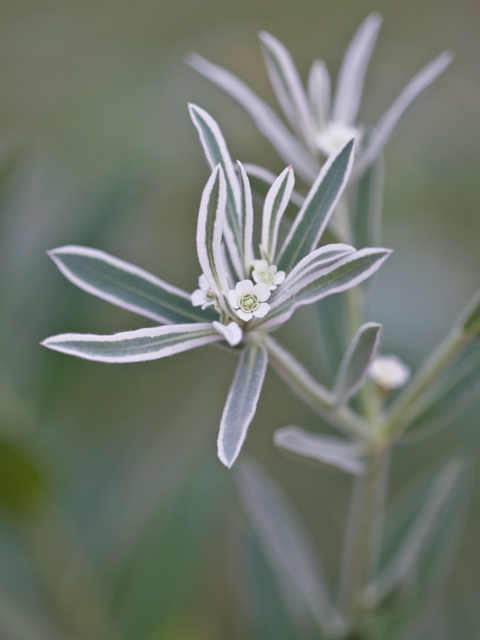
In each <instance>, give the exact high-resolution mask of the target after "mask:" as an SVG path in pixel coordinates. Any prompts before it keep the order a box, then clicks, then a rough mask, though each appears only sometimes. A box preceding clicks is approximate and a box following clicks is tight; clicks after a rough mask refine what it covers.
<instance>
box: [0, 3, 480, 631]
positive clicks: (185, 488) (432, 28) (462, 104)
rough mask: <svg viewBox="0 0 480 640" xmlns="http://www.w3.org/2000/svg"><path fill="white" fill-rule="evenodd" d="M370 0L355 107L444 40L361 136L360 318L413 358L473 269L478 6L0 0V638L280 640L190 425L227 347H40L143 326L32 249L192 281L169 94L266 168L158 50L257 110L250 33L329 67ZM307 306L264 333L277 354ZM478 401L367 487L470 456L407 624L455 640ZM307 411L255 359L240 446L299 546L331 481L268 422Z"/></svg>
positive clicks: (215, 103) (198, 426) (275, 603)
mask: <svg viewBox="0 0 480 640" xmlns="http://www.w3.org/2000/svg"><path fill="white" fill-rule="evenodd" d="M372 10H378V11H380V12H381V13H382V14H383V15H384V18H385V21H384V26H383V28H382V31H381V36H380V41H379V44H378V47H377V50H376V53H375V54H374V56H373V60H372V66H371V72H370V74H369V76H368V78H367V86H366V92H365V98H366V99H365V101H364V104H363V107H362V109H363V111H362V114H361V115H362V120H363V121H375V120H376V119H377V118H378V116H379V115H380V114H381V113H382V112H383V110H384V108H385V107H386V106H387V105H388V104H390V102H391V100H392V99H393V98H394V97H395V96H396V94H397V93H398V91H399V90H400V88H401V87H402V86H403V85H404V84H405V82H406V81H407V80H408V79H409V78H410V77H411V76H412V75H413V74H414V73H415V72H416V71H417V70H418V69H420V68H421V66H422V65H424V64H425V63H426V62H427V61H429V60H430V59H431V58H433V57H434V56H435V55H437V54H438V53H439V52H441V51H442V50H444V49H445V48H450V49H452V50H453V51H454V53H455V55H456V58H455V61H454V63H453V65H452V67H451V68H450V69H449V70H448V71H447V72H446V73H445V75H444V76H442V78H440V80H438V81H437V82H436V83H435V85H434V86H433V87H431V88H430V89H429V90H428V92H427V93H426V95H425V96H424V97H423V98H422V99H421V101H420V102H419V103H418V104H417V105H416V106H415V108H414V109H412V111H411V113H410V114H409V116H408V118H407V119H406V120H405V122H404V123H403V125H402V126H401V128H400V129H399V131H398V132H397V133H396V134H395V136H394V138H393V140H392V142H391V143H390V145H389V147H388V150H387V156H386V160H387V183H386V191H385V237H384V241H383V243H384V246H387V247H392V248H394V249H395V253H394V255H393V256H392V258H391V259H390V260H389V261H388V263H387V264H386V266H385V267H384V268H383V269H382V272H381V274H380V276H379V277H378V278H377V280H376V285H375V288H374V293H373V296H372V297H371V300H370V301H369V304H370V315H371V319H372V320H375V321H379V322H382V323H384V325H385V331H384V338H383V351H385V352H390V351H393V352H396V353H398V354H399V355H400V356H401V357H402V358H403V359H404V360H405V361H406V362H408V363H409V364H410V365H411V366H412V367H413V368H414V367H415V366H416V365H417V364H418V363H419V362H420V360H421V358H422V356H423V355H424V354H425V353H427V352H428V351H429V350H430V349H431V348H432V347H433V346H434V344H435V343H436V342H437V341H438V340H439V339H440V338H441V337H442V335H443V334H444V333H445V331H446V330H447V329H448V328H449V326H450V325H451V323H452V321H453V320H454V318H455V317H456V316H457V313H458V311H459V310H460V309H461V308H462V306H463V305H464V303H465V302H466V301H467V300H468V299H469V297H470V296H471V294H472V293H473V292H474V291H475V289H477V288H478V285H479V278H478V274H479V272H480V269H479V267H480V257H479V253H478V237H479V233H480V218H479V217H478V207H479V202H480V183H479V181H478V152H477V149H478V147H479V144H480V130H479V128H478V113H479V110H480V77H479V73H478V59H479V56H480V42H479V40H478V34H477V29H476V25H478V20H479V18H480V15H479V14H480V7H479V5H478V4H477V3H475V2H472V1H470V0H461V1H458V0H457V1H456V2H453V0H442V1H441V2H439V1H438V0H420V1H416V2H413V1H404V2H402V3H398V2H394V1H393V0H391V1H384V2H373V1H371V2H366V1H364V0H361V1H358V0H356V1H353V0H350V1H344V0H342V1H341V2H332V1H330V0H325V1H323V0H316V1H315V2H314V1H311V0H297V1H296V2H292V1H291V0H290V1H288V0H276V1H275V2H267V1H266V0H256V1H255V2H253V1H251V0H245V1H244V2H242V3H236V2H232V1H231V0H222V1H221V0H203V1H202V2H195V1H194V0H180V1H179V0H176V1H175V2H173V0H168V1H165V0H160V1H157V2H154V1H153V0H137V2H135V3H134V2H132V1H131V0H116V1H114V0H97V1H96V2H89V1H85V0H83V1H82V2H80V1H79V0H69V1H68V2H59V1H54V0H44V1H43V2H41V3H35V2H32V0H20V1H18V0H17V1H13V0H5V1H4V2H3V3H2V5H1V8H0V18H1V19H0V60H1V65H0V86H2V97H1V99H0V126H1V133H2V136H1V137H2V139H3V141H4V144H5V147H4V152H3V160H2V164H1V174H0V180H1V194H0V195H1V218H0V225H1V227H0V231H1V233H0V244H1V250H0V268H1V273H2V278H1V285H0V287H1V296H2V304H1V309H0V321H1V327H0V345H1V364H0V399H1V409H0V435H1V438H2V439H1V443H0V505H1V521H0V565H1V566H2V571H1V572H0V619H1V620H2V622H1V624H3V625H4V628H2V629H1V632H0V636H1V637H2V638H3V637H5V638H6V639H7V640H10V639H11V640H17V639H18V640H30V638H31V639H32V640H35V639H38V640H42V638H50V639H55V638H62V639H63V638H70V637H71V638H78V639H80V638H82V639H83V638H92V639H94V638H103V637H106V634H107V635H108V633H109V631H108V630H109V629H111V630H112V633H113V634H114V635H116V634H117V632H118V637H122V638H125V639H126V640H128V639H130V638H132V639H138V640H157V639H160V638H161V639H162V640H203V638H207V637H208V638H210V639H216V638H218V639H219V640H220V639H223V638H229V639H230V638H246V637H248V638H256V637H258V638H259V639H260V638H262V639H265V638H276V640H277V639H280V640H281V638H283V637H285V638H287V637H288V638H292V637H293V635H292V633H291V632H290V631H289V629H288V626H287V623H286V622H285V621H284V620H283V618H282V616H284V615H285V613H284V611H283V610H282V607H281V605H280V601H279V598H278V594H277V593H276V591H275V588H274V582H273V577H272V576H271V574H270V573H269V570H268V567H267V565H266V562H265V559H264V558H263V555H262V550H261V548H260V547H259V545H258V542H257V541H256V539H255V537H254V535H253V534H252V532H250V531H249V530H248V529H247V528H246V526H245V523H244V520H243V518H242V515H241V510H240V508H239V506H238V504H237V498H236V493H235V490H234V486H233V483H232V480H231V475H230V473H229V472H228V471H227V470H225V469H224V468H223V467H222V466H221V464H220V463H219V462H218V460H217V459H216V456H215V440H216V435H217V429H218V423H219V419H220V415H221V411H222V406H223V400H224V398H225V396H226V394H227V391H228V384H229V381H230V380H231V378H232V376H233V371H234V368H235V359H234V358H229V357H227V356H226V355H225V354H223V353H220V352H217V351H216V350H213V349H212V350H211V353H209V354H208V356H209V357H208V364H207V365H205V364H204V352H203V351H198V352H195V351H194V352H192V353H187V354H181V355H179V356H177V357H176V358H172V359H167V360H161V361H158V362H151V363H141V364H131V365H128V366H118V367H116V366H109V365H102V364H98V363H92V362H84V361H80V360H76V359H73V358H67V357H64V356H62V355H59V354H54V353H51V352H47V351H46V350H42V349H41V348H40V347H39V346H38V343H39V341H40V340H41V339H43V338H44V337H45V336H47V335H51V334H52V333H57V332H60V331H65V330H68V331H91V332H95V333H102V332H104V333H110V332H113V331H120V330H126V329H129V328H132V329H133V328H137V327H140V326H144V325H145V323H144V320H142V319H141V318H138V319H137V318H136V317H135V316H133V315H131V314H129V313H126V312H123V311H122V310H120V309H117V308H113V307H111V306H110V305H108V304H107V303H103V302H101V301H98V300H96V299H93V298H90V297H89V296H88V295H87V294H85V293H83V292H82V291H79V290H76V289H75V288H74V287H73V286H72V285H70V284H69V283H68V282H66V281H65V280H64V279H63V278H62V277H61V276H60V275H59V274H58V272H57V271H56V269H55V267H54V265H53V264H52V263H51V261H50V260H49V259H48V258H47V257H46V256H45V253H44V252H45V250H46V249H49V248H52V247H55V246H58V245H62V244H70V243H75V244H87V245H90V246H94V247H98V248H102V249H104V250H105V251H108V252H110V253H112V254H114V255H117V256H119V257H121V258H123V259H125V260H127V261H129V262H132V263H134V264H138V265H139V266H142V267H144V268H145V269H147V270H150V271H152V272H153V273H156V274H158V275H159V276H160V277H162V278H164V279H165V280H166V281H168V282H171V283H172V284H177V285H178V286H180V287H182V288H185V289H186V290H193V289H194V288H195V286H196V279H197V277H198V265H197V258H196V255H195V223H196V215H197V211H198V203H199V197H200V193H201V189H202V187H203V185H204V183H205V180H206V177H207V174H208V170H207V167H206V163H205V162H204V159H203V157H202V151H201V148H200V145H199V143H198V139H197V135H196V133H195V131H194V128H193V126H192V125H191V123H190V120H189V117H188V111H187V106H186V103H187V100H192V101H194V102H196V103H197V104H199V105H200V106H202V107H204V108H206V109H207V110H208V111H210V112H211V113H212V115H214V116H215V118H216V119H217V120H218V122H219V124H220V126H221V127H222V130H223V132H224V134H225V136H226V137H227V140H228V144H229V148H230V150H231V151H232V154H233V155H234V156H235V157H238V158H240V159H241V160H243V161H247V162H256V163H258V164H260V165H263V166H267V167H269V168H270V169H272V170H273V171H276V172H277V173H278V172H279V171H280V170H281V169H282V168H283V167H282V165H281V163H280V161H279V160H278V158H277V157H276V155H275V154H274V152H273V151H271V150H270V148H269V147H268V145H267V144H266V143H265V142H264V140H263V139H262V138H261V137H260V135H259V134H258V133H257V132H256V130H255V128H254V126H253V125H252V124H251V122H250V121H249V119H248V118H247V117H246V116H245V115H244V113H243V112H242V111H241V109H240V108H238V107H237V106H235V105H234V104H233V102H231V101H230V100H229V99H228V98H227V97H225V96H224V95H222V94H221V92H220V91H218V90H216V89H215V88H212V87H211V85H210V84H209V83H208V82H207V81H205V80H203V79H202V78H200V77H198V76H196V74H195V73H194V72H193V71H192V70H191V69H189V68H188V67H187V66H186V65H185V64H184V63H183V62H182V57H183V55H184V53H185V52H187V51H190V50H194V51H197V52H199V53H201V54H202V55H205V56H206V57H207V58H208V59H210V60H212V61H214V62H218V63H220V64H222V66H225V67H227V68H229V69H231V70H232V71H234V72H235V73H237V74H238V75H239V76H240V77H242V78H243V79H245V80H246V81H247V82H248V83H249V84H250V85H251V86H252V87H253V88H254V89H255V90H257V91H258V93H259V94H260V95H261V96H262V97H265V98H266V99H268V101H269V102H270V104H273V103H274V100H273V98H272V96H271V95H270V91H271V90H270V88H269V83H268V81H267V78H266V72H265V70H264V67H263V63H262V61H261V56H260V52H259V49H258V44H257V39H256V33H257V31H258V30H259V29H266V30H268V31H270V32H271V33H273V34H275V35H276V36H278V37H279V38H280V39H281V40H282V41H284V42H285V44H286V45H287V46H288V47H289V48H290V50H291V51H292V53H293V55H294V57H295V60H296V61H297V63H298V65H299V67H300V70H301V72H302V73H304V74H305V73H306V71H307V65H308V64H309V62H310V61H311V60H312V59H313V58H314V57H316V56H322V57H323V58H325V60H326V61H327V63H328V64H329V67H330V68H331V69H332V70H334V69H335V68H336V66H338V64H339V62H340V57H341V54H342V52H343V50H344V47H345V46H346V44H347V42H348V40H349V38H350V37H351V35H352V34H353V31H354V29H355V28H356V26H357V25H358V23H359V22H360V21H361V19H363V17H364V16H365V15H366V14H367V13H368V12H370V11H372ZM308 327H309V322H308V314H307V313H299V314H298V318H297V319H296V320H294V321H293V322H292V323H291V325H290V328H289V331H288V334H286V335H285V336H284V338H285V339H286V340H287V341H288V342H289V343H290V344H291V345H292V347H294V348H296V349H297V351H299V352H302V351H303V353H302V355H303V356H304V360H305V361H308V363H309V366H310V367H311V368H312V370H314V369H315V367H316V366H317V365H318V361H317V362H316V353H315V350H314V349H313V348H306V347H305V346H303V347H302V340H303V336H304V335H305V332H308ZM479 408H480V405H479V404H478V402H477V404H476V405H474V406H472V407H471V408H470V409H469V410H468V411H467V412H466V413H464V414H463V415H462V416H461V417H459V418H457V419H456V420H455V421H454V423H453V425H452V426H450V427H449V428H448V429H445V430H444V431H442V432H441V433H439V434H438V435H437V437H436V438H434V439H431V440H427V441H425V443H419V444H417V445H416V446H415V447H413V446H407V445H405V446H402V447H399V448H397V450H396V453H395V457H394V466H393V470H394V477H393V486H392V494H395V493H396V492H397V491H398V490H399V489H400V488H401V487H402V486H403V485H404V484H405V482H406V481H407V480H408V479H409V478H410V477H411V476H412V475H413V474H414V473H415V472H417V471H420V470H421V469H423V468H424V467H427V466H428V465H429V463H430V462H431V461H433V460H435V459H437V458H439V457H442V455H445V454H447V453H448V452H450V451H452V450H454V451H456V452H458V453H460V454H465V455H467V456H468V457H469V458H470V460H471V462H472V463H473V467H474V470H475V471H474V479H473V489H474V490H473V494H472V499H471V502H470V510H469V519H468V524H467V527H466V530H465V533H464V536H463V542H462V546H461V549H460V553H459V555H458V557H457V560H456V563H455V568H454V573H453V577H452V579H451V580H450V582H449V586H448V589H447V591H446V593H445V595H444V596H443V600H442V602H441V604H440V605H439V606H438V607H437V609H436V610H435V611H434V612H433V614H432V615H431V617H430V620H429V622H428V625H429V626H428V635H429V636H432V637H436V638H437V639H438V640H443V639H444V638H445V639H447V638H451V637H453V636H454V635H455V636H456V637H461V638H462V639H463V638H465V639H466V640H468V639H469V638H472V639H473V638H476V637H477V636H478V632H479V629H480V618H479V613H478V597H477V595H476V594H477V593H478V589H479V582H478V581H479V578H478V571H476V566H478V562H479V554H480V551H479V547H478V539H479V528H480V492H479V490H478V473H479V472H478V469H480V453H479V451H480V446H479V445H480V430H479V425H478V414H479ZM292 422H293V423H297V424H298V423H299V424H302V426H304V427H305V428H309V429H311V430H315V429H324V425H321V424H319V420H318V418H317V417H316V416H315V415H314V414H313V413H311V412H310V411H309V410H308V409H306V408H305V407H304V406H303V405H302V404H301V403H300V402H299V401H298V400H297V399H296V398H295V397H294V396H293V395H290V394H288V393H287V392H286V390H285V388H284V386H283V384H282V383H281V382H280V381H279V380H277V379H276V378H275V377H274V376H273V375H272V374H270V373H269V375H268V377H267V382H266V385H265V389H264V393H263V395H262V399H261V402H260V405H259V410H258V412H257V415H256V418H255V420H254V423H253V424H252V428H251V431H250V434H249V438H248V440H247V444H246V448H247V450H248V451H250V452H253V451H254V452H255V454H256V456H257V457H258V458H259V459H260V460H261V462H262V463H263V464H264V465H265V466H266V467H267V468H268V469H269V470H270V471H271V472H272V473H273V475H274V476H275V477H276V478H277V479H278V480H279V482H280V483H281V484H282V485H283V486H284V487H285V488H286V490H287V491H288V492H289V494H290V496H291V498H292V499H293V501H294V503H295V504H296V505H297V508H298V510H299V511H300V512H301V514H302V516H303V518H304V520H305V521H306V522H307V524H308V526H309V528H310V531H311V533H312V536H313V537H314V539H315V540H316V541H317V543H318V546H319V547H321V548H323V549H325V548H328V549H330V550H331V553H329V554H328V557H324V558H323V560H324V564H325V569H326V572H327V575H332V574H333V569H334V567H335V565H336V563H337V562H338V555H339V546H340V540H339V536H340V531H341V530H342V522H343V519H344V516H345V512H346V508H347V504H346V502H347V492H348V482H349V480H348V479H346V478H344V477H342V476H340V475H335V474H331V475H330V474H326V473H324V472H319V471H316V470H314V469H309V468H303V467H299V466H298V465H296V464H295V463H294V462H292V461H290V460H288V459H286V458H283V457H282V456H281V455H280V454H279V453H278V452H277V451H275V450H274V449H273V446H272V433H273V431H274V430H275V429H276V428H278V427H280V426H283V425H285V424H289V423H292Z"/></svg>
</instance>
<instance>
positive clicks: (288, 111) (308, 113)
mask: <svg viewBox="0 0 480 640" xmlns="http://www.w3.org/2000/svg"><path fill="white" fill-rule="evenodd" d="M259 37H260V43H261V45H262V53H263V58H264V60H265V64H266V67H267V71H268V75H269V76H270V82H271V83H272V87H273V90H274V91H275V95H276V96H277V100H278V102H279V103H280V106H281V107H282V109H283V112H284V114H285V115H286V117H287V120H288V121H289V122H290V124H291V126H292V128H293V129H294V131H296V132H297V134H298V135H299V136H300V137H302V138H303V139H304V141H305V142H306V144H307V146H308V147H310V148H312V149H313V150H314V149H315V146H314V136H315V130H316V128H315V122H314V119H313V114H312V110H311V108H310V105H309V103H308V100H307V96H306V95H305V90H304V88H303V85H302V81H301V80H300V76H299V74H298V71H297V68H296V66H295V63H294V62H293V60H292V56H291V55H290V53H289V51H288V50H287V48H286V47H285V46H284V45H283V44H282V43H281V42H280V41H279V40H277V38H274V37H273V36H272V35H270V34H269V33H267V32H266V31H261V32H260V34H259Z"/></svg>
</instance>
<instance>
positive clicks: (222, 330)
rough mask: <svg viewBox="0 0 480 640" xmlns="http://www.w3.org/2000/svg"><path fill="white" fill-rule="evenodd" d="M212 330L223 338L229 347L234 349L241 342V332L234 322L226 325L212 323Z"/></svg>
mask: <svg viewBox="0 0 480 640" xmlns="http://www.w3.org/2000/svg"><path fill="white" fill-rule="evenodd" d="M213 328H214V329H215V331H216V332H217V333H219V334H220V335H221V336H223V337H224V338H225V340H226V341H227V342H228V344H229V345H230V346H231V347H235V346H236V345H237V344H240V342H241V341H242V338H243V331H242V330H241V328H240V327H239V326H238V324H237V323H236V322H230V324H227V325H225V324H221V323H220V322H213Z"/></svg>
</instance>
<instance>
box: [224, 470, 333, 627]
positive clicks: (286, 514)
mask: <svg viewBox="0 0 480 640" xmlns="http://www.w3.org/2000/svg"><path fill="white" fill-rule="evenodd" d="M234 478H235V480H236V482H237V486H238V489H239V492H240V496H241V498H242V502H243V505H244V507H245V510H246V512H247V515H248V517H249V520H250V522H251V525H252V527H253V529H254V531H255V533H256V534H257V536H258V539H259V541H260V543H261V545H262V547H263V550H264V553H265V555H266V557H267V559H268V561H269V563H270V566H271V568H272V570H273V572H274V574H275V575H276V577H277V579H278V581H279V583H280V585H281V586H282V587H283V588H282V592H283V593H285V594H288V593H291V592H292V590H293V591H294V593H295V595H296V596H297V599H299V600H300V601H301V603H302V605H303V607H304V609H305V613H307V614H309V616H311V618H312V620H314V621H315V622H316V624H317V625H318V627H319V628H320V629H321V630H322V631H325V632H326V633H328V634H329V632H332V637H337V636H336V635H334V632H339V631H341V630H342V629H341V628H342V626H343V625H342V620H341V618H340V616H339V614H338V613H337V612H336V610H335V608H334V605H333V604H332V601H331V598H330V594H329V592H328V589H327V587H326V584H325V579H324V577H323V572H322V568H321V565H320V562H319V560H318V557H317V553H316V549H315V546H314V545H313V543H312V541H311V540H310V537H309V536H308V533H307V532H306V531H305V529H304V527H303V526H302V523H301V521H300V519H299V518H298V516H297V514H296V513H295V511H294V510H293V508H292V506H291V505H290V504H289V502H288V500H287V498H286V496H285V495H284V494H283V492H282V491H281V488H280V487H279V486H278V485H277V484H276V483H275V481H274V479H273V478H272V477H271V476H269V475H267V473H266V472H265V471H264V470H263V469H261V468H260V467H259V466H258V465H257V464H256V463H255V462H254V461H253V460H248V462H245V461H244V460H242V461H240V463H239V464H238V466H237V467H236V469H235V471H234ZM339 635H340V634H339ZM329 637H330V635H329Z"/></svg>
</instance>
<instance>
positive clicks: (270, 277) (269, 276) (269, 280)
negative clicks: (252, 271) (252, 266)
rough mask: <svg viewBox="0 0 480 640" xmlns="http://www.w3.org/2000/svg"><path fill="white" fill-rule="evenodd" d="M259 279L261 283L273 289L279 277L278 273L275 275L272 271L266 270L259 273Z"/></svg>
mask: <svg viewBox="0 0 480 640" xmlns="http://www.w3.org/2000/svg"><path fill="white" fill-rule="evenodd" d="M257 277H258V279H259V280H260V282H263V284H266V285H267V287H271V286H272V285H273V284H275V278H276V277H277V274H276V273H273V271H271V270H270V269H264V270H263V271H257Z"/></svg>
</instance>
